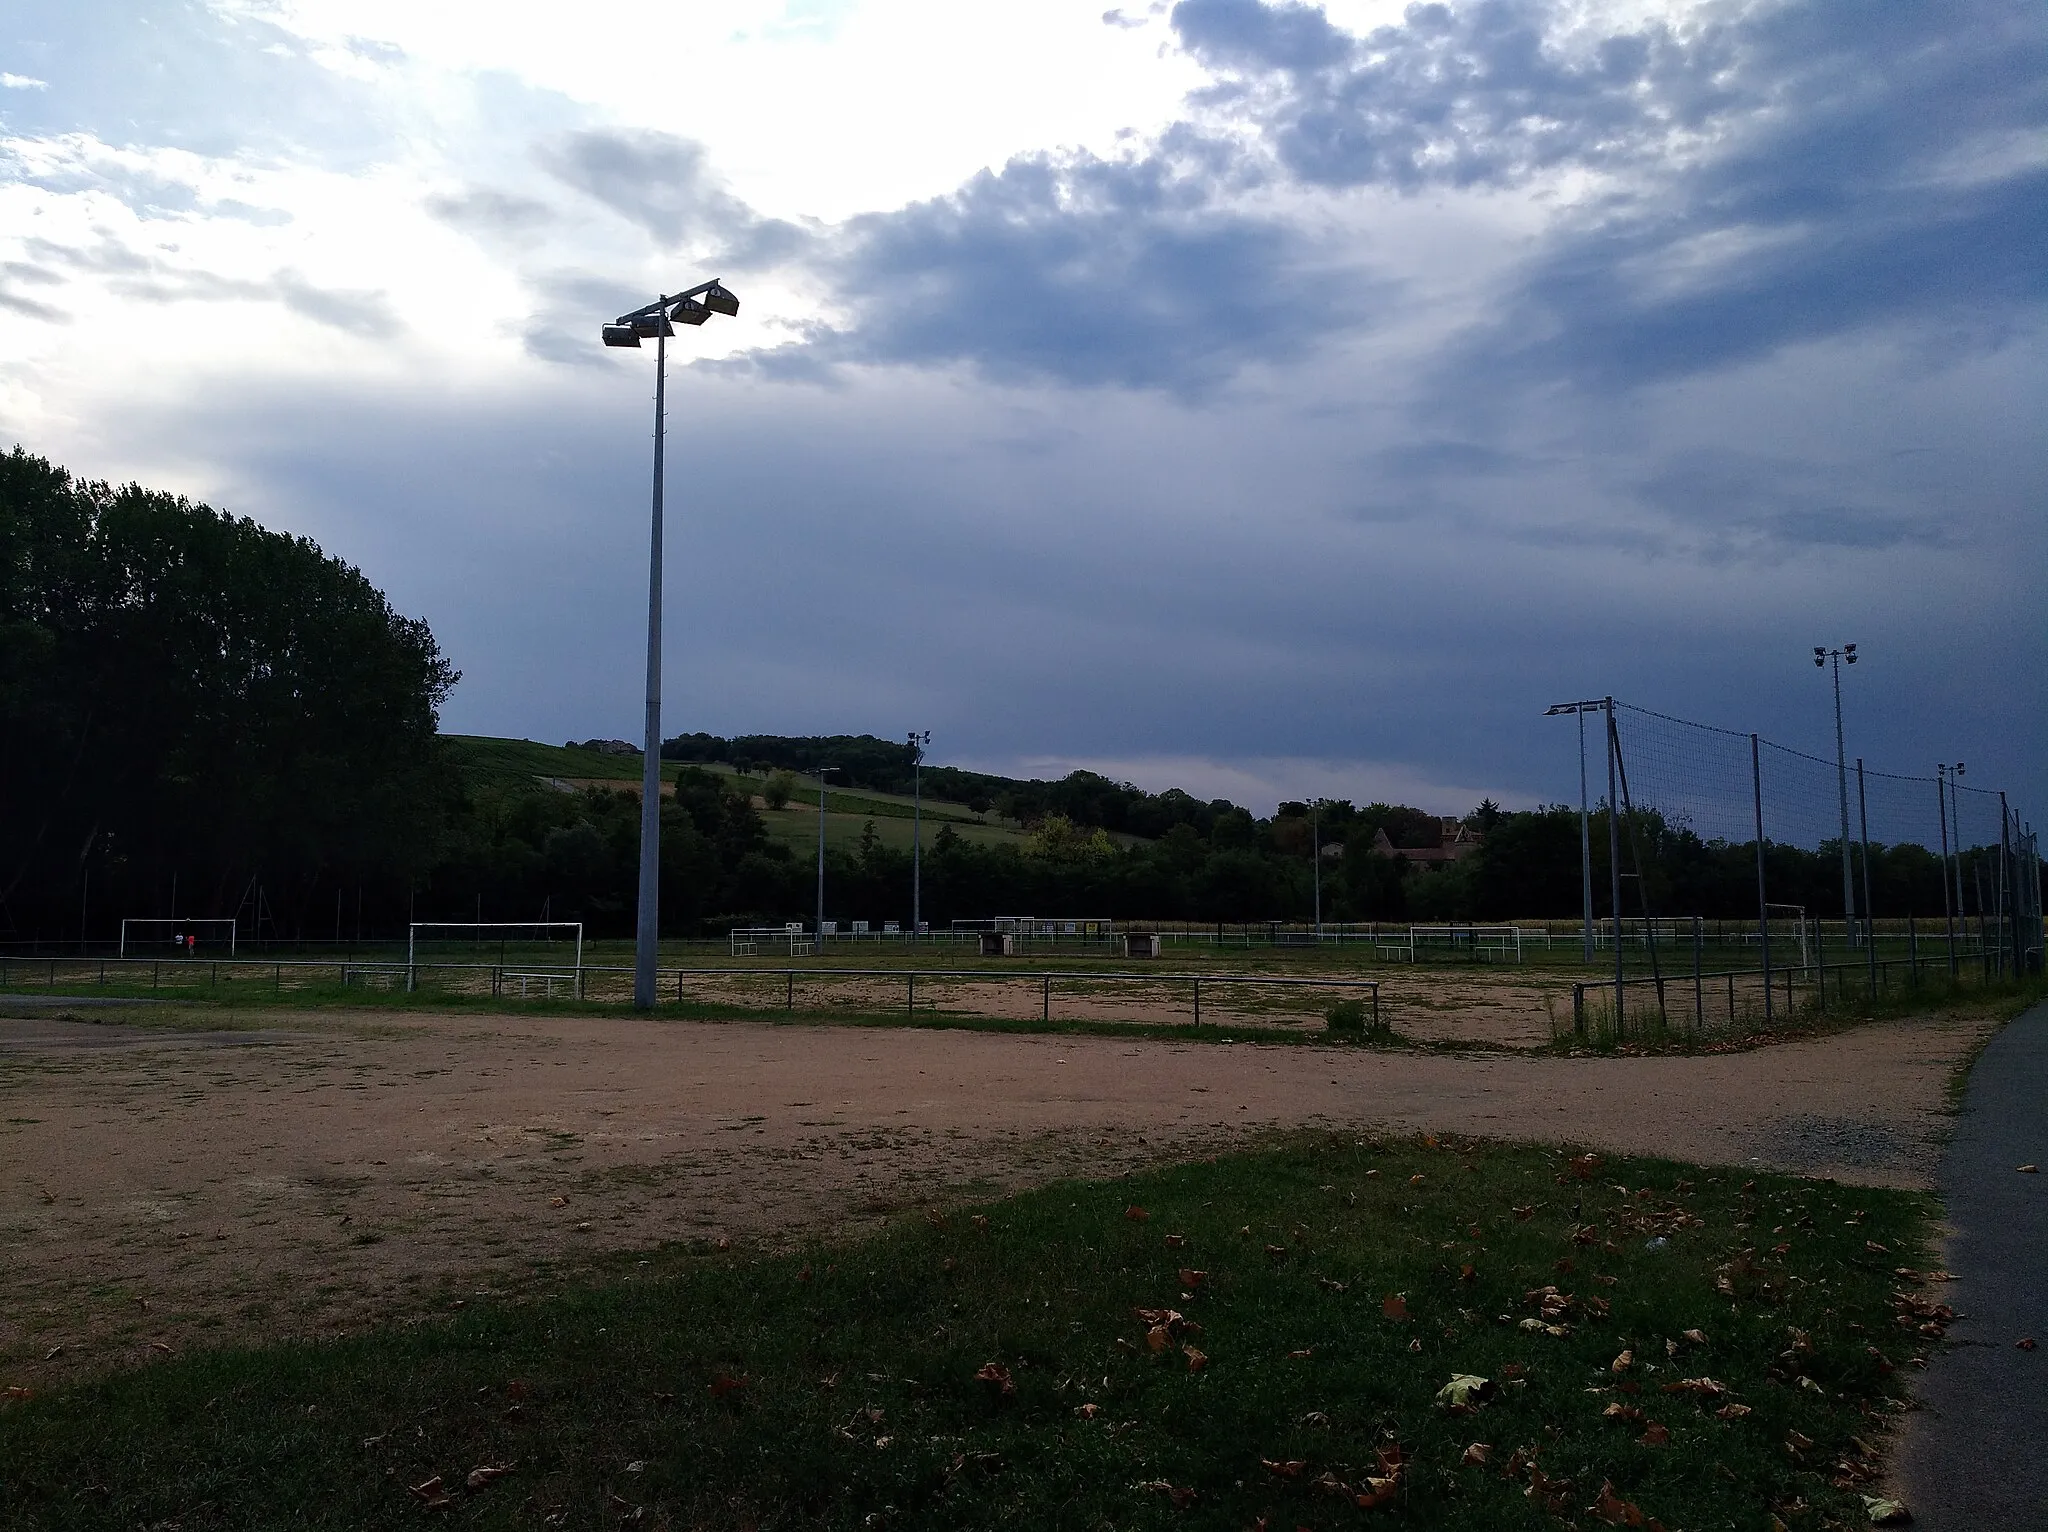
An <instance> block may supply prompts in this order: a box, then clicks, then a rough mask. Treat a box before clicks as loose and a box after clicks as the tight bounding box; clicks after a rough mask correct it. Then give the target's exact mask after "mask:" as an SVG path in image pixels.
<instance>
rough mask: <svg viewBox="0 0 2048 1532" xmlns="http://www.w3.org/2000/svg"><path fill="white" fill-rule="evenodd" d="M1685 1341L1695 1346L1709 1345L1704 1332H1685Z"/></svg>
mask: <svg viewBox="0 0 2048 1532" xmlns="http://www.w3.org/2000/svg"><path fill="white" fill-rule="evenodd" d="M1685 1339H1687V1340H1689V1341H1691V1342H1692V1343H1693V1344H1694V1345H1695V1346H1704V1345H1705V1344H1706V1343H1707V1336H1706V1332H1705V1331H1704V1330H1687V1331H1686V1332H1685Z"/></svg>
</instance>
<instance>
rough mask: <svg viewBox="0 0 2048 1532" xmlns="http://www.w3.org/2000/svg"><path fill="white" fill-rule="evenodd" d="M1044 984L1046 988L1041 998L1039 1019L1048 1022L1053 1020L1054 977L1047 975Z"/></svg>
mask: <svg viewBox="0 0 2048 1532" xmlns="http://www.w3.org/2000/svg"><path fill="white" fill-rule="evenodd" d="M1043 983H1044V986H1045V987H1044V989H1043V991H1042V992H1041V994H1040V996H1039V1006H1038V1019H1039V1020H1040V1021H1041V1022H1047V1021H1051V1020H1052V975H1051V974H1047V975H1046V976H1045V979H1044V981H1043Z"/></svg>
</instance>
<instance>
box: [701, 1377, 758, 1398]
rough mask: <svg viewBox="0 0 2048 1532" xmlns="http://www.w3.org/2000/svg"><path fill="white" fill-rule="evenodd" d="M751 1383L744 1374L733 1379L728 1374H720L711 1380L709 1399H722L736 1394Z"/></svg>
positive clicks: (751, 1380)
mask: <svg viewBox="0 0 2048 1532" xmlns="http://www.w3.org/2000/svg"><path fill="white" fill-rule="evenodd" d="M753 1381H754V1380H753V1379H751V1378H749V1377H748V1376H746V1374H744V1373H742V1374H741V1375H740V1376H739V1377H737V1378H735V1377H734V1376H732V1374H730V1373H724V1372H721V1373H719V1374H717V1375H716V1376H714V1377H713V1378H712V1380H711V1397H712V1398H714V1399H724V1398H726V1397H727V1396H728V1395H731V1394H737V1393H738V1392H740V1390H742V1389H744V1388H746V1387H748V1386H749V1385H750V1384H751V1383H752V1382H753Z"/></svg>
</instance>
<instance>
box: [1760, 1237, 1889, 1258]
mask: <svg viewBox="0 0 2048 1532" xmlns="http://www.w3.org/2000/svg"><path fill="white" fill-rule="evenodd" d="M1785 1248H1786V1249H1787V1250H1790V1249H1791V1248H1792V1247H1791V1246H1790V1245H1787V1246H1786V1247H1785ZM1863 1248H1864V1249H1865V1250H1867V1251H1869V1252H1870V1253H1871V1254H1872V1255H1890V1254H1891V1253H1892V1249H1891V1246H1889V1245H1880V1244H1879V1243H1878V1242H1877V1241H1876V1240H1874V1239H1866V1240H1865V1241H1864V1242H1863Z"/></svg>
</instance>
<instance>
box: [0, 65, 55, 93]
mask: <svg viewBox="0 0 2048 1532" xmlns="http://www.w3.org/2000/svg"><path fill="white" fill-rule="evenodd" d="M49 88H50V82H49V81H48V80H37V79H33V78H31V77H30V76H28V75H25V74H8V73H7V72H6V71H5V70H0V90H48V89H49Z"/></svg>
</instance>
